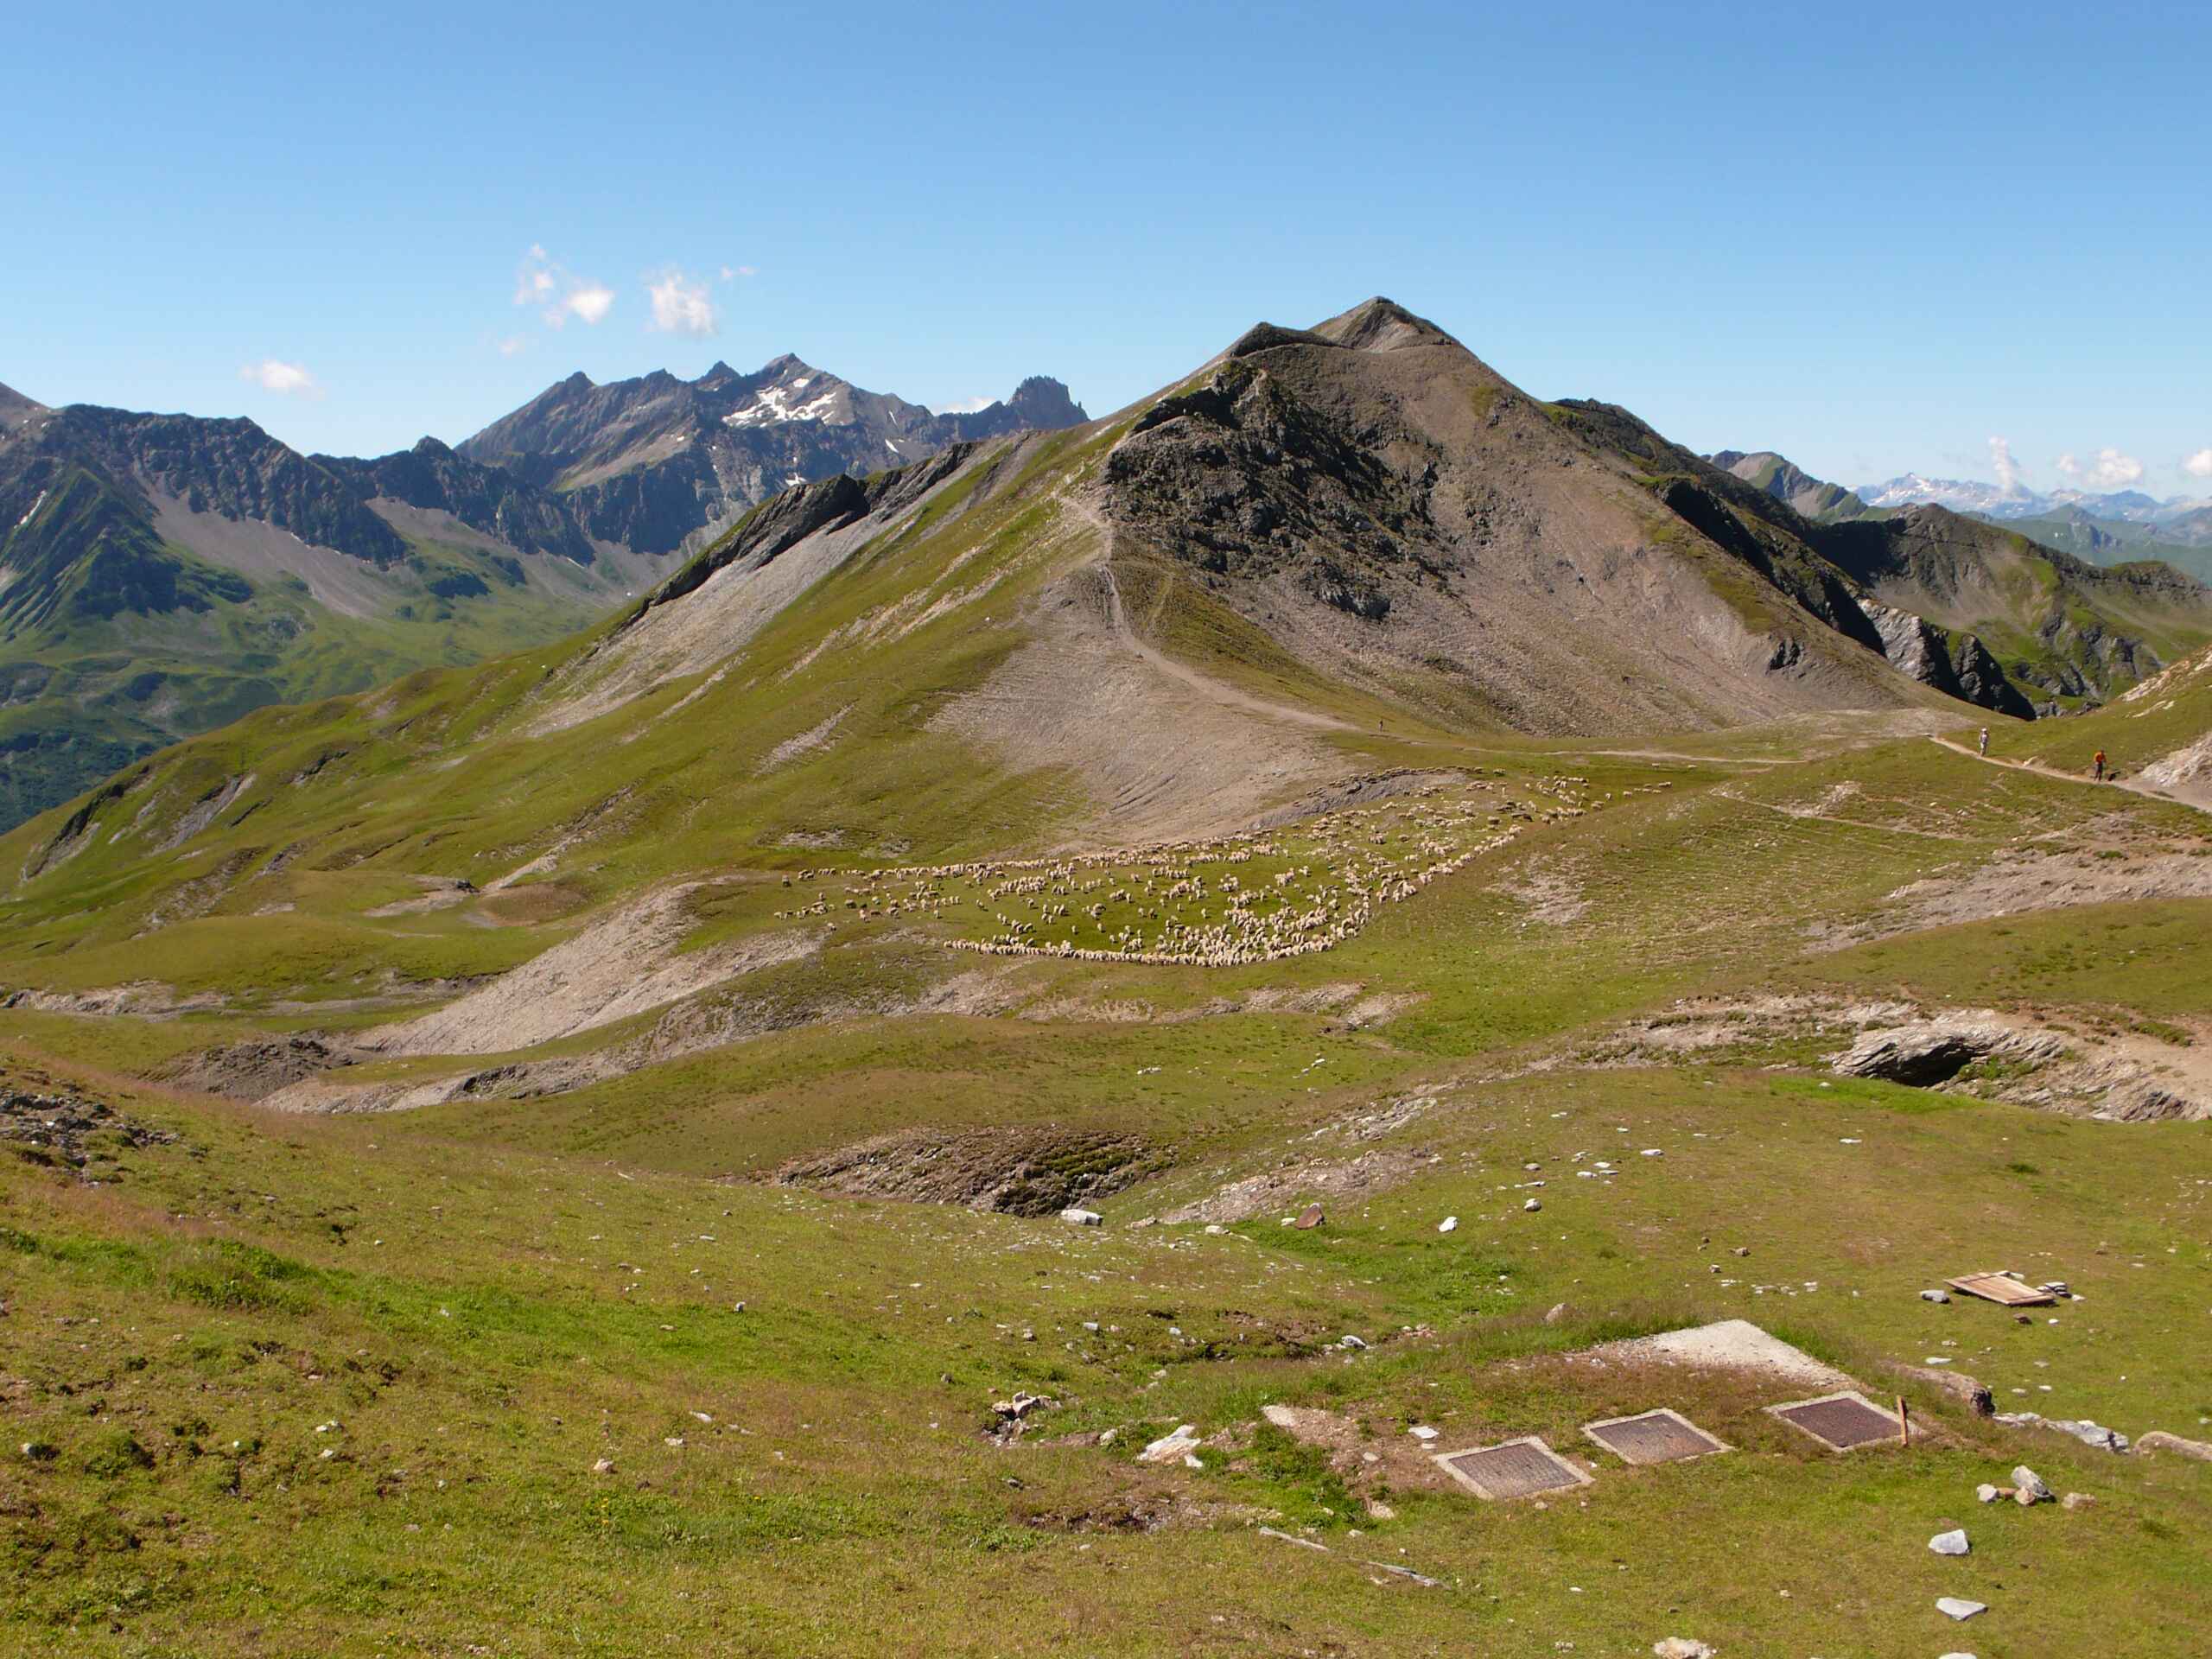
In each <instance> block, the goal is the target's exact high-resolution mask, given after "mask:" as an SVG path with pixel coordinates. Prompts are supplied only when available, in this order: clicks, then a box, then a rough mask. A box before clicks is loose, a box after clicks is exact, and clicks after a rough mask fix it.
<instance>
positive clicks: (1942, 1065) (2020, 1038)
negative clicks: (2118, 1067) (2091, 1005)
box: [1829, 1017, 2066, 1089]
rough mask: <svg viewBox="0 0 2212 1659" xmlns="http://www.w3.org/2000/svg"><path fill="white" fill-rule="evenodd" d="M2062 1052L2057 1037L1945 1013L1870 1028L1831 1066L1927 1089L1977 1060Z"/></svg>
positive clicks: (2039, 1057)
mask: <svg viewBox="0 0 2212 1659" xmlns="http://www.w3.org/2000/svg"><path fill="white" fill-rule="evenodd" d="M2065 1052H2066V1046H2065V1045H2064V1044H2063V1043H2062V1042H2060V1041H2059V1040H2058V1039H2056V1037H2051V1036H2047V1035H2044V1034H2042V1033H2027V1032H2019V1031H2015V1030H2013V1029H2012V1027H2008V1026H2002V1025H1997V1024H1993V1023H1988V1022H1984V1021H1980V1020H1967V1019H1960V1018H1956V1017H1946V1018H1943V1019H1938V1020H1923V1021H1919V1022H1916V1023H1915V1024H1912V1025H1907V1026H1893V1027H1889V1028H1887V1029H1885V1030H1880V1031H1870V1032H1868V1033H1866V1034H1865V1035H1864V1036H1862V1037H1861V1038H1859V1040H1858V1041H1857V1042H1855V1043H1853V1045H1852V1046H1850V1047H1849V1048H1847V1049H1846V1050H1845V1051H1844V1052H1842V1053H1840V1054H1838V1055H1835V1056H1833V1057H1832V1058H1831V1059H1830V1061H1829V1065H1830V1066H1831V1068H1832V1069H1833V1070H1834V1071H1837V1072H1839V1073H1840V1074H1841V1075H1842V1076H1845V1077H1879V1078H1881V1079H1882V1080H1883V1081H1885V1082H1887V1083H1903V1084H1911V1085H1912V1086H1914V1087H1916V1088H1922V1089H1925V1088H1929V1087H1931V1086H1933V1085H1934V1084H1939V1083H1948V1082H1949V1081H1950V1080H1951V1079H1952V1078H1953V1077H1957V1076H1958V1075H1959V1073H1960V1072H1961V1071H1965V1070H1966V1069H1967V1067H1968V1066H1969V1065H1974V1063H1975V1062H1976V1061H1978V1060H1987V1059H1994V1058H2005V1059H2012V1060H2017V1061H2020V1062H2023V1063H2040V1062H2043V1061H2046V1060H2054V1059H2056V1058H2059V1057H2060V1056H2062V1055H2063V1054H2064V1053H2065Z"/></svg>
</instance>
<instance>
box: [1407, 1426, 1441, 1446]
mask: <svg viewBox="0 0 2212 1659" xmlns="http://www.w3.org/2000/svg"><path fill="white" fill-rule="evenodd" d="M1406 1433H1408V1434H1410V1435H1412V1436H1413V1437H1414V1439H1415V1440H1420V1441H1421V1442H1423V1443H1424V1444H1425V1443H1427V1441H1430V1440H1434V1439H1435V1438H1436V1431H1435V1430H1434V1429H1433V1428H1430V1427H1427V1425H1425V1424H1423V1425H1419V1426H1416V1427H1413V1428H1409V1429H1408V1430H1407V1431H1406Z"/></svg>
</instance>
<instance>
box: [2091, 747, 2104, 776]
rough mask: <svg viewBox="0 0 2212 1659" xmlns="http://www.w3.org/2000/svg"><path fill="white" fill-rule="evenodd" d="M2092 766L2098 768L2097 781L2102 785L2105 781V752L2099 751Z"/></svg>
mask: <svg viewBox="0 0 2212 1659" xmlns="http://www.w3.org/2000/svg"><path fill="white" fill-rule="evenodd" d="M2090 764H2091V765H2093V766H2095V767H2096V769H2097V781H2098V782H2099V783H2102V782H2104V780H2105V752H2104V751H2103V750H2102V749H2099V750H2098V751H2097V753H2096V757H2095V759H2094V760H2093V761H2092V762H2091V763H2090Z"/></svg>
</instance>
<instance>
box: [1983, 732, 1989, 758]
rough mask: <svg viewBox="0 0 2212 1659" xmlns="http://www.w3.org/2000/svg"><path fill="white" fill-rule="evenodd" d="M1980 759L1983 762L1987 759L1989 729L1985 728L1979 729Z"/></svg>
mask: <svg viewBox="0 0 2212 1659" xmlns="http://www.w3.org/2000/svg"><path fill="white" fill-rule="evenodd" d="M1981 758H1982V759H1983V760H1988V759H1989V728H1988V727H1986V726H1985V727H1983V728H1981Z"/></svg>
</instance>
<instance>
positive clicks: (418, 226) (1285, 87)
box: [0, 0, 2212, 494]
mask: <svg viewBox="0 0 2212 1659" xmlns="http://www.w3.org/2000/svg"><path fill="white" fill-rule="evenodd" d="M1548 10H1550V9H1548V8H1541V7H1532V6H1527V5H1518V6H1514V7H1510V8H1506V7H1491V6H1485V5H1456V6H1433V5H1427V4H1413V5H1401V6H1396V7H1377V6H1358V7H1354V6H1319V5H1300V4H1283V5H1276V6H1272V7H1261V6H1243V5H1212V6H1209V5H1204V4H1183V5H1167V6H1157V5H1153V4H1149V3H1122V4H1117V5H1114V6H1091V7H1084V8H1066V9H1062V8H1058V7H1054V6H1050V5H1044V6H1039V5H1035V4H1031V5H1025V6H1019V7H1016V6H1012V5H1007V6H988V7H986V6H963V5H957V4H952V5H938V6H931V7H918V6H914V5H912V4H911V3H910V4H906V5H901V6H898V7H885V6H877V5H874V4H870V3H848V4H846V5H843V6H841V7H837V8H834V9H826V8H815V7H806V6H796V5H790V4H783V5H776V6H754V5H747V4H733V3H727V0H725V3H720V4H712V5H695V4H691V3H688V0H660V3H658V4H656V5H653V6H651V7H641V8H635V9H629V10H620V9H614V8H608V7H606V6H604V5H601V4H593V5H588V6H587V5H570V4H563V3H539V4H534V5H531V6H528V7H519V6H513V7H511V6H505V5H496V4H478V5H473V6H467V7H456V6H454V5H451V4H450V3H448V4H441V5H436V6H429V5H418V4H414V3H386V4H384V5H381V6H378V7H372V8H340V7H315V8H302V7H300V6H298V5H296V4H286V5H283V6H266V7H264V6H241V5H226V4H221V3H213V4H208V5H204V6H201V7H198V8H188V9H183V10H180V9H178V8H175V7H174V6H172V5H168V4H163V5H160V6H155V5H150V4H135V3H126V4H103V3H98V0H94V3H88V4H79V5H75V6H41V7H37V8H35V9H32V8H27V9H26V10H25V11H24V12H23V13H22V14H19V15H17V16H15V17H14V18H13V20H12V21H11V22H10V29H9V45H10V51H9V54H8V55H9V58H10V64H9V65H8V66H7V67H6V68H5V69H3V70H0V85H4V86H5V93H6V99H7V102H8V105H9V108H10V117H9V127H10V134H11V145H10V147H11V149H12V150H13V151H14V155H13V157H12V160H11V164H10V167H9V168H8V179H9V184H8V189H7V200H8V201H9V202H10V209H9V211H8V213H7V214H6V218H5V221H4V222H5V223H6V224H7V226H8V228H9V231H10V244H11V247H10V257H7V258H5V259H0V317H3V318H5V319H6V321H5V323H4V325H0V381H4V382H6V383H7V384H9V385H13V386H15V387H16V388H17V389H18V390H19V391H24V392H26V393H28V394H29V395H31V396H33V397H39V398H41V399H42V400H44V401H46V402H48V403H60V402H73V401H92V402H102V403H111V404H123V405H125V406H129V407H133V408H154V409H165V410H166V409H181V410H191V411H193V412H194V413H201V414H247V415H251V416H253V417H254V418H255V419H257V420H258V421H260V422H261V423H263V424H264V425H265V426H267V427H268V428H269V429H270V430H272V431H274V432H275V433H277V435H280V436H282V437H283V438H285V439H286V440H288V441H289V442H293V443H295V444H297V445H298V446H300V447H302V448H313V449H322V450H329V451H334V452H339V453H375V452H378V451H382V450H386V449H391V448H398V447H400V446H402V445H404V444H406V443H409V442H412V441H413V440H414V439H415V438H416V436H418V435H421V434H422V433H424V432H430V433H434V434H435V435H439V436H441V437H444V438H447V439H448V440H453V439H459V438H461V437H463V436H466V435H467V434H468V433H469V432H471V431H473V430H474V429H476V428H478V427H480V426H481V425H482V424H484V423H486V422H487V421H489V420H491V419H493V417H495V416H498V415H499V414H501V413H503V412H505V410H508V409H509V408H512V406H513V405H515V404H518V403H520V402H522V401H523V400H524V399H525V398H527V397H530V396H531V395H532V394H534V393H535V392H537V391H539V390H540V389H542V388H543V386H544V385H547V384H549V383H550V382H551V381H553V380H555V379H556V378H560V377H562V376H563V375H566V374H568V373H569V372H571V371H572V370H575V369H579V368H580V369H582V370H583V371H584V372H586V373H588V374H589V375H590V376H592V377H593V378H594V379H600V380H604V379H609V378H619V377H621V376H624V375H630V374H636V373H640V372H644V371H645V370H647V369H650V368H654V367H661V366H664V367H667V368H670V369H672V370H674V371H675V372H677V373H679V374H684V375H696V374H697V373H699V372H702V370H704V369H705V368H706V367H707V365H709V364H710V363H712V362H713V361H714V360H715V359H716V358H723V359H728V361H729V362H731V363H732V364H734V365H737V366H739V367H741V368H750V367H753V366H757V365H759V364H760V362H762V361H764V360H765V359H767V358H768V357H770V356H772V355H773V354H774V353H778V352H781V351H785V350H789V351H795V352H797V353H799V354H800V355H801V356H804V357H805V358H806V359H809V360H810V361H811V362H814V363H816V364H817V365H821V366H823V367H826V368H829V369H832V370H834V371H836V372H838V373H840V374H842V375H844V376H846V377H847V378H850V379H853V380H855V381H857V382H858V383H860V384H861V385H865V386H868V387H871V388H873V389H876V390H880V391H896V392H899V393H900V394H901V395H903V396H906V397H911V398H914V399H916V400H918V401H920V402H924V403H928V404H933V405H936V406H944V405H946V404H953V403H959V402H965V401H969V400H973V399H976V398H982V397H992V396H1001V395H1003V394H1004V393H1006V392H1007V391H1009V390H1010V389H1011V388H1012V387H1013V385H1014V382H1015V381H1016V380H1017V379H1019V378H1020V377H1021V376H1022V375H1024V374H1027V373H1032V372H1049V373H1053V374H1057V375H1058V376H1059V377H1061V378H1064V379H1065V380H1066V381H1067V382H1068V383H1069V384H1070V385H1071V387H1072V388H1073V389H1074V391H1075V393H1076V395H1077V397H1079V398H1081V399H1083V400H1084V402H1086V403H1087V404H1089V406H1090V409H1091V410H1092V412H1093V413H1103V412H1104V411H1105V410H1109V409H1111V408H1114V407H1116V406H1117V405H1119V404H1123V403H1126V402H1128V401H1129V400H1131V399H1133V398H1135V397H1138V396H1140V395H1141V394H1142V393H1144V392H1146V391H1149V390H1151V389H1153V388H1154V387H1155V386H1157V385H1160V384H1161V383H1163V382H1166V381H1167V380H1169V379H1172V378H1174V377H1176V376H1177V375H1179V374H1180V373H1182V372H1185V371H1186V370H1187V369H1188V368H1190V367H1191V366H1192V365H1195V364H1197V363H1198V362H1199V361H1200V360H1202V359H1204V358H1205V357H1206V356H1207V355H1209V354H1210V353H1212V352H1213V351H1215V350H1217V349H1218V348H1219V347H1220V346H1222V345H1224V344H1225V343H1226V342H1227V341H1228V340H1230V339H1231V338H1233V337H1234V336H1235V335H1236V334H1237V333H1239V332H1240V331H1241V330H1242V329H1243V327H1246V326H1247V325H1248V324H1249V323H1251V322H1253V321H1257V320H1259V319H1262V318H1265V319H1268V320H1271V321H1281V322H1287V323H1294V324H1295V323H1306V322H1311V321H1317V320H1319V318H1321V317H1323V316H1325V315H1330V314H1331V313H1332V312H1335V311H1338V310H1340V309H1343V308H1344V307H1346V306H1348V305H1351V304H1352V303H1354V302H1357V301H1358V300H1360V299H1362V298H1363V297H1365V296H1368V295H1370V294H1373V293H1386V294H1389V295H1390V296H1392V297H1394V298H1395V299H1397V300H1399V301H1400V302H1402V303H1404V304H1406V305H1408V306H1410V307H1411V308H1414V309H1415V310H1417V311H1420V312H1422V313H1424V314H1426V315H1429V316H1431V317H1433V318H1434V319H1435V320H1436V321H1438V322H1440V323H1441V324H1442V325H1444V326H1445V327H1447V328H1449V329H1451V330H1452V332H1453V333H1454V334H1458V335H1459V337H1460V338H1461V339H1462V340H1465V341H1466V342H1467V344H1468V345H1469V346H1471V347H1472V348H1473V349H1474V350H1475V351H1477V352H1478V353H1480V354H1481V355H1482V356H1483V357H1484V358H1485V359H1487V360H1489V361H1490V362H1491V364H1492V365H1494V366H1496V367H1497V368H1498V369H1499V370H1500V371H1501V372H1503V373H1505V374H1507V375H1508V376H1510V377H1511V378H1513V379H1515V380H1516V381H1517V382H1519V383H1520V384H1521V385H1523V386H1525V387H1526V388H1528V389H1529V391H1533V392H1535V393H1537V394H1538V395H1540V396H1545V397H1583V396H1589V397H1604V398H1606V399H1609V400H1611V401H1614V402H1618V403H1621V404H1626V405H1628V406H1629V407H1630V408H1632V409H1634V410H1637V412H1638V413H1640V414H1642V415H1643V416H1645V417H1646V418H1648V419H1649V420H1651V421H1652V422H1653V423H1655V424H1656V425H1657V426H1659V427H1660V428H1661V429H1662V430H1664V431H1666V432H1667V433H1669V435H1672V436H1674V437H1675V438H1676V439H1678V440H1679V441H1681V442H1686V443H1689V444H1692V445H1694V446H1695V447H1697V448H1703V449H1711V448H1718V447H1721V446H1734V447H1738V448H1756V447H1773V448H1781V449H1783V450H1784V451H1785V452H1786V453H1788V454H1790V455H1791V456H1792V457H1793V458H1794V459H1796V460H1797V461H1799V462H1800V463H1801V464H1802V465H1803V466H1805V467H1808V468H1809V469H1810V470H1812V471H1814V472H1815V473H1818V474H1822V475H1824V476H1827V477H1833V478H1840V479H1841V480H1844V481H1845V482H1847V483H1853V484H1856V483H1859V482H1864V481H1866V480H1870V479H1873V478H1878V477H1886V476H1888V475H1889V474H1892V473H1895V472H1898V471H1902V470H1904V469H1905V468H1907V467H1916V468H1918V469H1920V470H1922V471H1923V472H1929V473H1940V474H1956V475H1967V476H1980V477H1985V478H1986V477H1989V476H1992V474H1993V455H1992V451H1991V448H1990V440H1991V439H1993V438H2000V439H2003V440H2005V442H2007V443H2008V444H2009V446H2010V453H2011V454H2012V456H2013V457H2014V459H2015V461H2016V464H2017V465H2018V467H2019V468H2020V471H2021V474H2022V475H2023V476H2024V478H2025V479H2026V480H2028V481H2029V482H2031V483H2032V484H2035V485H2037V486H2040V487H2044V488H2049V487H2052V486H2058V485H2061V484H2064V483H2066V482H2068V481H2069V480H2068V479H2067V477H2066V476H2065V475H2063V474H2061V472H2060V471H2059V470H2058V466H2057V463H2058V460H2059V457H2061V456H2062V455H2072V456H2074V457H2076V458H2077V460H2076V461H2075V467H2076V472H2075V475H2074V476H2075V481H2086V480H2088V478H2089V476H2090V475H2091V474H2093V473H2094V472H2096V471H2097V470H2098V469H2099V468H2100V467H2101V468H2102V471H2103V481H2105V482H2107V483H2119V482H2125V481H2131V480H2128V479H2127V478H2126V477H2124V476H2123V475H2124V474H2127V473H2128V471H2129V468H2130V467H2139V468H2140V473H2139V478H2136V479H2134V480H2132V481H2135V482H2138V483H2139V485H2140V486H2142V487H2145V488H2147V489H2150V490H2152V491H2153V492H2154V493H2159V494H2166V493H2177V492H2187V493H2193V494H2212V327H2208V322H2212V317H2209V316H2208V310H2212V298H2209V297H2208V296H2212V191H2208V177H2207V156H2208V155H2212V99H2208V98H2207V97H2206V96H2205V94H2204V91H2203V79H2204V74H2205V70H2206V67H2207V65H2208V63H2212V22H2208V21H2207V19H2206V16H2205V13H2204V12H2203V11H2202V10H2200V9H2197V8H2184V7H2182V6H2178V5H2172V6H2129V5H2126V4H2121V5H2118V6H2113V7H2109V8H2107V9H2104V10H2097V11H2091V10H2084V9H2082V8H2081V7H2079V6H2069V7H2066V8H2063V9H2061V8H2058V7H2055V6H2045V5H2042V4H2037V3H2032V0H2030V3H2024V4H2016V5H2012V6H2006V7H1997V6H1948V7H1929V6H1926V5H1924V4H1923V5H1916V6H1910V7H1908V6H1862V7H1858V8H1851V7H1845V6H1837V5H1824V6H1820V7H1813V6H1802V7H1796V8H1793V7H1789V6H1778V7H1770V8H1767V9H1764V10H1758V9H1748V10H1747V9H1745V8H1744V7H1742V6H1740V5H1729V6H1725V7H1724V6H1705V5H1697V4H1693V5H1677V6H1673V7H1663V6H1652V5H1649V4H1643V3H1639V4H1636V5H1618V6H1617V5H1614V4H1612V3H1610V0H1589V3H1586V4H1584V5H1582V6H1580V7H1577V8H1573V9H1572V15H1571V16H1567V17H1566V18H1563V19H1554V18H1553V17H1550V16H1544V15H1542V14H1543V13H1545V12H1546V11H1548ZM461 12H466V13H467V15H466V16H457V15H456V14H457V13H461ZM532 250H539V251H541V252H540V253H539V254H537V255H536V256H533V254H532ZM726 272H727V273H728V274H727V275H725V273H726ZM541 277H542V279H543V280H542V281H541ZM656 290H658V293H656ZM2107 451H2109V452H2110V458H2109V459H2106V460H2103V461H2100V459H2099V458H2100V457H2101V455H2103V454H2104V452H2107ZM2199 451H2205V452H2207V453H2206V454H2203V455H2202V456H2200V457H2199V461H2200V464H2201V465H2202V467H2203V468H2204V470H2205V474H2206V476H2202V477H2196V476H2192V475H2190V474H2188V473H2186V472H2184V470H2183V460H2184V458H2185V457H2188V456H2190V455H2194V454H2197V452H2199Z"/></svg>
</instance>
